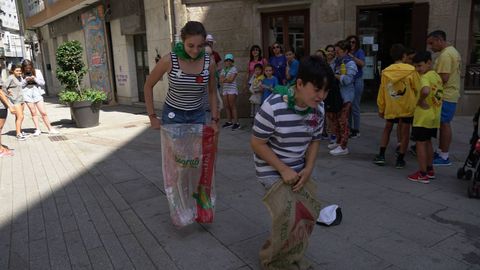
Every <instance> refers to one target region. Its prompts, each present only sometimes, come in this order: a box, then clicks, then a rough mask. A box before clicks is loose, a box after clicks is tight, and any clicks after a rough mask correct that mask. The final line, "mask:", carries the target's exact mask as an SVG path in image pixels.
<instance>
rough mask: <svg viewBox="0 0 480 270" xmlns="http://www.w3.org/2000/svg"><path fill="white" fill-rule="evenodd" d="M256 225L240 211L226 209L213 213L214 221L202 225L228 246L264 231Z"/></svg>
mask: <svg viewBox="0 0 480 270" xmlns="http://www.w3.org/2000/svg"><path fill="white" fill-rule="evenodd" d="M258 225H259V224H258V223H256V222H253V221H251V220H250V219H248V218H247V217H246V216H244V215H242V214H241V213H240V212H238V211H236V210H234V209H228V210H225V211H218V212H216V213H215V223H213V224H205V225H202V226H203V227H204V228H205V229H206V230H208V231H209V232H210V233H211V234H212V235H215V237H216V238H217V240H219V241H220V242H221V243H222V244H223V245H226V246H229V245H232V244H234V243H236V242H240V241H243V240H246V239H249V238H252V237H254V236H255V235H258V234H261V233H264V232H265V231H266V230H265V229H264V228H263V227H262V226H258ZM232 232H235V233H232Z"/></svg>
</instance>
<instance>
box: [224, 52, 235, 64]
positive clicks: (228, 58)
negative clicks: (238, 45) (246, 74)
mask: <svg viewBox="0 0 480 270" xmlns="http://www.w3.org/2000/svg"><path fill="white" fill-rule="evenodd" d="M226 60H230V61H232V62H234V60H233V54H231V53H227V54H225V61H226Z"/></svg>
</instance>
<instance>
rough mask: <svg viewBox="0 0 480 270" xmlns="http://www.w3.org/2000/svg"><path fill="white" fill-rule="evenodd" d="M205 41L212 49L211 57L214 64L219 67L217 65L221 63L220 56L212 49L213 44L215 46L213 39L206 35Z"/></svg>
mask: <svg viewBox="0 0 480 270" xmlns="http://www.w3.org/2000/svg"><path fill="white" fill-rule="evenodd" d="M205 41H206V42H207V44H208V45H210V47H211V48H212V55H213V58H214V59H215V64H217V66H218V65H219V64H218V63H220V62H221V61H222V57H220V54H219V53H218V52H216V51H215V50H214V49H213V44H215V39H214V38H213V36H212V35H211V34H208V35H207V37H206V38H205Z"/></svg>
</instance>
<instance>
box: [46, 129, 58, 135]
mask: <svg viewBox="0 0 480 270" xmlns="http://www.w3.org/2000/svg"><path fill="white" fill-rule="evenodd" d="M48 134H60V131H58V130H56V129H55V128H52V129H50V131H49V132H48Z"/></svg>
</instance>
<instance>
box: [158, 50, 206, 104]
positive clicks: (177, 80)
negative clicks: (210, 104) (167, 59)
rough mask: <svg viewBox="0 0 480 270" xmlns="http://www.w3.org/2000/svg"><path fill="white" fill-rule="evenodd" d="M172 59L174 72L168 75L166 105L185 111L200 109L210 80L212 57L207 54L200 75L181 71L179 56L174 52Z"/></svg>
mask: <svg viewBox="0 0 480 270" xmlns="http://www.w3.org/2000/svg"><path fill="white" fill-rule="evenodd" d="M171 57H172V70H171V71H170V72H169V73H168V85H169V86H168V92H167V97H166V98H165V103H167V104H168V105H170V106H172V107H173V108H176V109H180V110H185V111H193V110H197V109H200V108H201V107H202V106H203V94H204V92H205V91H206V89H207V86H208V79H209V78H210V72H209V70H208V68H209V67H210V56H209V55H208V53H206V54H205V57H204V65H203V70H202V71H201V72H200V73H199V74H185V73H184V72H183V71H182V70H181V69H180V65H179V63H178V57H177V55H176V54H175V53H174V52H172V53H171Z"/></svg>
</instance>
